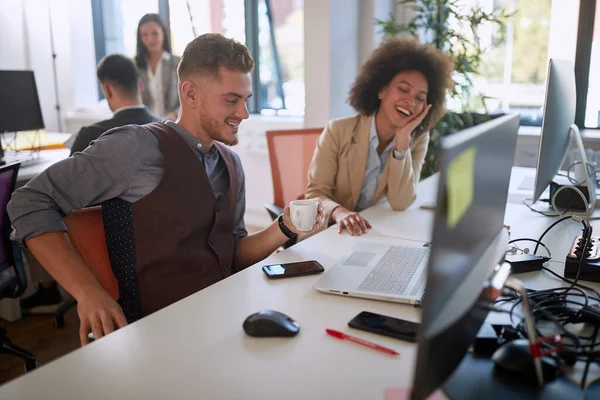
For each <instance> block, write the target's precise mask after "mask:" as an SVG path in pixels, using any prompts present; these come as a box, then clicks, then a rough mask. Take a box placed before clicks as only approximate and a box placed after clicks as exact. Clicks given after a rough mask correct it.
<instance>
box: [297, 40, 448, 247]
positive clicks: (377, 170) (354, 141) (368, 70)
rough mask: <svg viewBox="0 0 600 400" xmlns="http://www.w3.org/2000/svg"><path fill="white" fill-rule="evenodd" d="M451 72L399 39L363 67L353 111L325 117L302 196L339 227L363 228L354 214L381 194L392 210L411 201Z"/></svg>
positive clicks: (428, 52)
mask: <svg viewBox="0 0 600 400" xmlns="http://www.w3.org/2000/svg"><path fill="white" fill-rule="evenodd" d="M452 70H453V66H452V62H451V61H450V59H449V58H448V57H447V56H446V55H444V54H443V53H442V52H440V51H439V50H437V49H435V48H434V47H432V46H426V45H421V44H419V43H417V42H415V41H413V40H407V39H398V38H394V39H388V40H386V41H384V42H383V43H382V44H381V46H380V47H378V48H377V49H376V50H375V51H374V52H373V53H372V55H371V56H370V58H369V59H368V60H367V62H366V63H365V64H364V65H363V67H362V69H361V71H360V73H359V75H358V76H357V78H356V80H355V81H354V84H353V85H352V88H351V90H350V96H349V98H348V102H349V103H350V105H351V106H352V107H353V108H354V109H355V110H356V111H357V112H358V114H356V115H354V116H351V117H346V118H340V119H336V120H333V121H330V122H329V124H328V125H327V127H326V128H325V130H324V131H323V133H322V134H321V136H320V138H319V140H318V143H317V148H316V149H315V153H314V155H313V159H312V162H311V165H310V169H309V173H308V187H307V189H306V197H307V198H310V199H320V200H321V201H322V202H323V206H324V209H325V211H324V217H325V221H330V222H331V223H337V224H338V231H339V232H340V233H341V232H342V231H344V230H346V229H347V230H348V231H349V233H350V234H351V235H361V234H364V233H366V232H367V229H369V228H371V225H370V224H369V222H368V221H367V220H365V219H364V218H362V216H361V215H360V214H358V213H359V212H360V211H362V210H364V209H365V208H368V207H369V206H371V205H373V204H375V203H377V202H379V201H380V200H382V199H383V198H386V199H387V200H388V202H389V204H390V206H391V207H392V208H393V209H394V210H404V209H405V208H407V207H408V206H409V205H411V204H412V203H413V201H414V200H415V198H416V194H415V190H416V185H417V182H418V181H419V177H420V174H421V168H422V167H423V162H424V159H425V154H426V153H427V146H428V144H429V132H428V131H429V129H431V127H433V126H434V125H435V124H436V123H437V122H438V121H439V119H440V118H441V117H442V116H443V114H444V112H445V107H444V104H445V96H446V91H447V89H448V88H450V87H451V86H452V85H453V81H452V77H451V75H452ZM325 226H327V224H325Z"/></svg>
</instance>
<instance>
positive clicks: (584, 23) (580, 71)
mask: <svg viewBox="0 0 600 400" xmlns="http://www.w3.org/2000/svg"><path fill="white" fill-rule="evenodd" d="M599 2H600V0H580V1H579V20H578V22H577V42H576V48H575V88H576V90H577V97H576V99H577V101H576V106H575V124H576V125H577V127H579V129H587V130H591V129H594V130H600V126H597V127H595V128H586V126H585V114H586V112H587V97H588V91H589V83H590V67H591V61H592V42H593V40H594V22H595V17H596V7H597V6H598V3H599Z"/></svg>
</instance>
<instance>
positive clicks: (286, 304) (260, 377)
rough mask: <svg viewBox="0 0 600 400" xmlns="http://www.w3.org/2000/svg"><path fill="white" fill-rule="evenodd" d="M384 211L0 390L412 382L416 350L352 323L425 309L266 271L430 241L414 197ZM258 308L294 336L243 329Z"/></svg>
mask: <svg viewBox="0 0 600 400" xmlns="http://www.w3.org/2000/svg"><path fill="white" fill-rule="evenodd" d="M432 182H433V179H432V180H430V181H426V182H424V183H423V185H422V186H421V187H420V189H419V191H420V192H422V191H425V190H427V191H429V194H431V190H432V187H435V185H433V184H432ZM522 207H523V208H524V206H522ZM386 208H387V206H385V205H379V206H377V207H375V208H373V209H371V210H367V211H365V215H366V216H368V217H369V218H370V219H369V220H370V222H371V223H372V224H373V226H374V228H373V230H372V231H371V232H370V233H369V234H368V235H365V236H361V237H352V236H349V235H347V234H343V235H339V234H337V231H336V230H335V228H330V229H328V230H326V231H324V232H322V233H320V234H319V235H316V236H314V237H312V238H309V239H308V240H306V241H304V242H301V243H299V244H298V245H296V246H294V247H292V248H290V249H288V250H286V251H284V252H282V253H279V254H276V255H274V256H272V257H269V258H268V259H267V260H265V261H264V262H261V263H259V264H257V265H254V266H252V267H250V268H248V269H246V270H244V271H242V272H240V273H238V274H235V275H234V276H232V277H230V278H228V279H225V280H223V281H221V282H219V283H217V284H215V285H213V286H211V287H209V288H207V289H205V290H202V291H200V292H198V293H196V294H194V295H192V296H190V297H188V298H186V299H184V300H182V301H180V302H178V303H176V304H173V305H171V306H170V307H167V308H165V309H163V310H161V311H159V312H157V313H155V314H153V315H151V316H149V317H147V318H144V319H143V320H141V321H139V322H137V323H135V324H132V325H130V326H127V327H125V328H124V329H121V330H119V331H117V332H115V333H113V334H111V335H109V336H107V337H105V338H103V339H101V340H99V341H97V342H95V343H92V344H91V345H89V346H86V347H85V348H82V349H80V350H77V351H75V352H73V353H71V354H69V355H67V356H65V357H62V358H61V359H59V360H57V361H54V362H52V363H51V364H49V365H47V366H44V367H42V368H40V369H39V370H37V371H34V372H32V373H30V374H27V375H25V376H24V377H21V378H19V379H17V380H15V381H12V382H10V383H8V384H6V385H4V386H2V387H0V398H2V399H29V398H46V399H71V398H87V399H122V398H127V399H137V398H144V399H165V398H178V399H198V398H206V399H236V398H240V399H241V398H244V399H282V398H285V399H288V398H294V399H309V398H319V399H321V398H327V399H338V398H339V399H372V398H374V399H382V398H383V396H384V390H385V389H386V388H387V387H391V386H401V387H402V386H410V385H411V382H412V375H413V368H414V362H415V356H416V346H415V345H412V344H409V343H406V342H402V341H398V340H395V339H391V338H385V337H382V336H377V335H373V334H369V333H364V332H358V331H354V330H351V329H349V328H348V327H347V323H348V321H349V320H350V319H351V318H352V317H354V316H355V315H356V314H358V313H359V312H360V311H362V310H369V311H373V312H377V313H382V314H387V315H393V316H397V317H400V318H404V319H408V320H418V319H419V309H416V308H414V307H412V306H409V305H401V304H395V303H386V302H381V301H374V300H365V299H355V298H345V297H341V296H335V295H327V294H322V293H319V292H317V291H316V290H315V289H314V288H313V285H314V283H315V282H316V280H317V279H318V278H319V277H318V276H306V277H299V278H294V279H285V280H280V281H276V280H274V281H270V280H268V279H266V278H265V276H264V274H263V273H262V271H261V269H260V267H261V265H264V264H266V263H275V262H289V261H295V260H302V259H316V260H318V261H319V262H320V263H321V264H323V266H324V267H325V268H326V269H327V268H330V267H331V266H332V265H334V264H335V263H336V261H338V260H340V259H341V258H342V257H343V256H344V255H345V254H347V253H348V252H349V251H350V250H351V249H352V248H353V247H354V245H355V244H357V243H359V242H361V241H377V242H384V243H390V244H407V243H412V244H414V243H415V242H414V240H428V238H429V237H430V235H431V227H430V223H431V218H432V216H433V213H432V212H430V211H426V210H419V209H418V204H416V205H414V206H413V207H411V209H410V210H409V211H407V212H403V213H395V212H392V211H390V210H389V209H386ZM514 213H517V214H518V215H517V217H516V219H515V224H514V225H513V228H512V229H513V231H514V230H519V229H521V228H520V227H521V226H525V228H523V229H522V232H524V233H526V234H536V232H537V233H541V231H540V229H541V227H542V225H544V224H542V223H541V222H540V223H539V224H538V223H536V224H528V221H535V220H536V218H537V217H536V216H535V215H534V214H533V213H531V212H529V213H528V214H527V213H524V214H523V215H521V214H519V210H518V209H513V208H512V206H511V207H509V208H508V214H507V218H508V219H509V220H512V218H513V214H514ZM421 218H422V221H421ZM544 222H546V221H544ZM517 225H519V228H517ZM544 226H545V225H544ZM527 227H530V228H527ZM392 228H393V229H394V232H395V233H396V236H400V235H404V236H406V237H409V238H412V239H413V240H412V241H407V240H403V239H399V238H398V237H384V236H379V235H377V234H376V233H380V234H385V233H390V232H391V229H392ZM538 231H539V232H538ZM513 235H514V234H513ZM553 267H556V268H558V267H559V265H558V264H557V265H556V266H553ZM521 278H522V279H524V280H525V281H526V282H527V284H528V286H530V287H534V288H535V287H548V286H557V285H559V284H560V282H558V281H557V280H556V279H555V278H553V277H551V276H550V275H548V274H545V273H533V274H525V275H521ZM263 309H275V310H279V311H282V312H284V313H286V314H288V315H289V316H291V317H292V318H294V319H296V320H297V321H298V322H299V323H300V325H301V330H300V333H299V335H298V336H296V337H295V338H268V339H264V338H263V339H259V338H251V337H248V336H246V335H245V334H244V332H243V330H242V323H243V321H244V319H245V318H246V317H247V316H248V315H250V314H252V313H254V312H256V311H259V310H263ZM326 328H333V329H339V330H342V331H345V332H352V334H354V335H356V336H360V337H364V338H366V339H369V340H372V341H375V342H377V343H380V344H382V345H385V346H388V347H391V348H393V349H395V350H397V351H399V352H400V353H401V357H400V358H392V357H388V356H386V355H384V354H380V353H378V352H374V351H371V350H370V349H367V348H363V347H361V346H357V345H354V344H352V343H347V342H343V341H339V340H337V339H333V338H331V337H328V336H327V335H326V334H325V329H326Z"/></svg>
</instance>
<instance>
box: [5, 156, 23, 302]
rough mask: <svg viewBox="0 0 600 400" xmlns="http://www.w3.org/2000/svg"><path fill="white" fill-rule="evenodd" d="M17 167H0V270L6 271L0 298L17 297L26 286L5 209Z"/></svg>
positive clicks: (15, 179)
mask: <svg viewBox="0 0 600 400" xmlns="http://www.w3.org/2000/svg"><path fill="white" fill-rule="evenodd" d="M19 167H20V164H19V163H14V164H9V165H3V166H2V167H0V207H1V210H2V211H1V213H0V271H6V272H5V273H3V279H2V282H1V283H0V292H1V293H2V295H1V296H0V298H2V297H11V298H17V297H19V296H20V295H21V294H23V292H24V291H25V289H26V288H27V274H26V273H25V265H24V264H23V257H22V254H21V248H20V247H19V245H18V244H17V243H16V242H13V241H11V240H10V234H11V230H12V227H11V223H10V219H9V218H8V212H7V211H6V206H7V204H8V202H9V201H10V198H11V196H12V192H13V191H14V190H15V185H16V183H17V175H18V174H19ZM10 268H12V269H13V270H14V274H13V273H12V272H9V271H8V269H10ZM7 274H8V275H7Z"/></svg>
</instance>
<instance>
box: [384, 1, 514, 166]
mask: <svg viewBox="0 0 600 400" xmlns="http://www.w3.org/2000/svg"><path fill="white" fill-rule="evenodd" d="M398 4H402V5H403V6H404V7H406V8H409V9H412V10H413V11H414V12H415V17H414V18H413V19H412V20H411V21H410V22H408V23H407V24H398V23H397V21H396V17H395V15H394V14H393V13H390V14H389V15H388V18H387V19H386V20H376V24H377V25H378V26H379V27H380V29H381V30H382V32H383V33H384V35H385V36H388V37H389V36H398V35H400V34H409V35H411V36H413V37H414V38H415V39H417V40H419V41H420V42H421V43H425V44H430V45H433V46H435V47H436V48H437V49H440V50H442V51H443V52H444V53H446V54H447V55H448V56H449V57H450V58H451V59H452V60H453V62H454V70H455V72H454V81H455V82H456V86H455V88H454V89H453V90H452V92H451V93H449V94H448V103H449V104H450V107H449V108H450V109H451V110H452V111H449V112H447V113H446V115H445V116H444V117H443V118H442V119H441V120H440V121H439V122H438V124H437V125H436V126H435V127H434V128H433V129H432V130H431V132H430V142H429V148H428V150H427V155H426V156H425V164H424V165H423V170H422V172H421V178H426V177H428V176H429V175H431V174H433V173H434V172H436V171H437V170H438V169H439V168H438V165H437V164H438V163H437V155H438V149H439V143H440V137H442V136H446V135H449V134H451V133H454V132H457V131H460V130H462V129H465V128H468V127H471V126H474V125H477V124H480V123H482V122H485V121H487V120H489V119H490V118H492V117H493V116H492V115H490V114H489V113H488V110H487V108H486V105H485V99H486V98H485V96H483V95H481V94H479V93H473V80H472V77H473V76H474V75H478V74H479V71H480V68H481V65H482V58H483V55H484V53H485V52H486V51H488V49H489V48H490V47H493V46H496V45H498V44H500V43H502V42H503V41H504V38H505V31H506V22H507V20H508V18H510V17H511V16H512V14H510V13H508V12H507V11H506V10H504V9H498V8H494V9H493V10H492V11H490V12H486V11H484V10H482V9H481V8H466V7H464V6H463V4H461V1H460V0H401V1H399V2H398ZM484 24H492V26H493V28H494V29H496V35H494V40H493V41H492V42H491V43H490V44H489V45H487V46H485V45H483V44H482V43H481V41H480V38H479V35H478V31H479V28H481V27H482V26H483V25H484Z"/></svg>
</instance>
